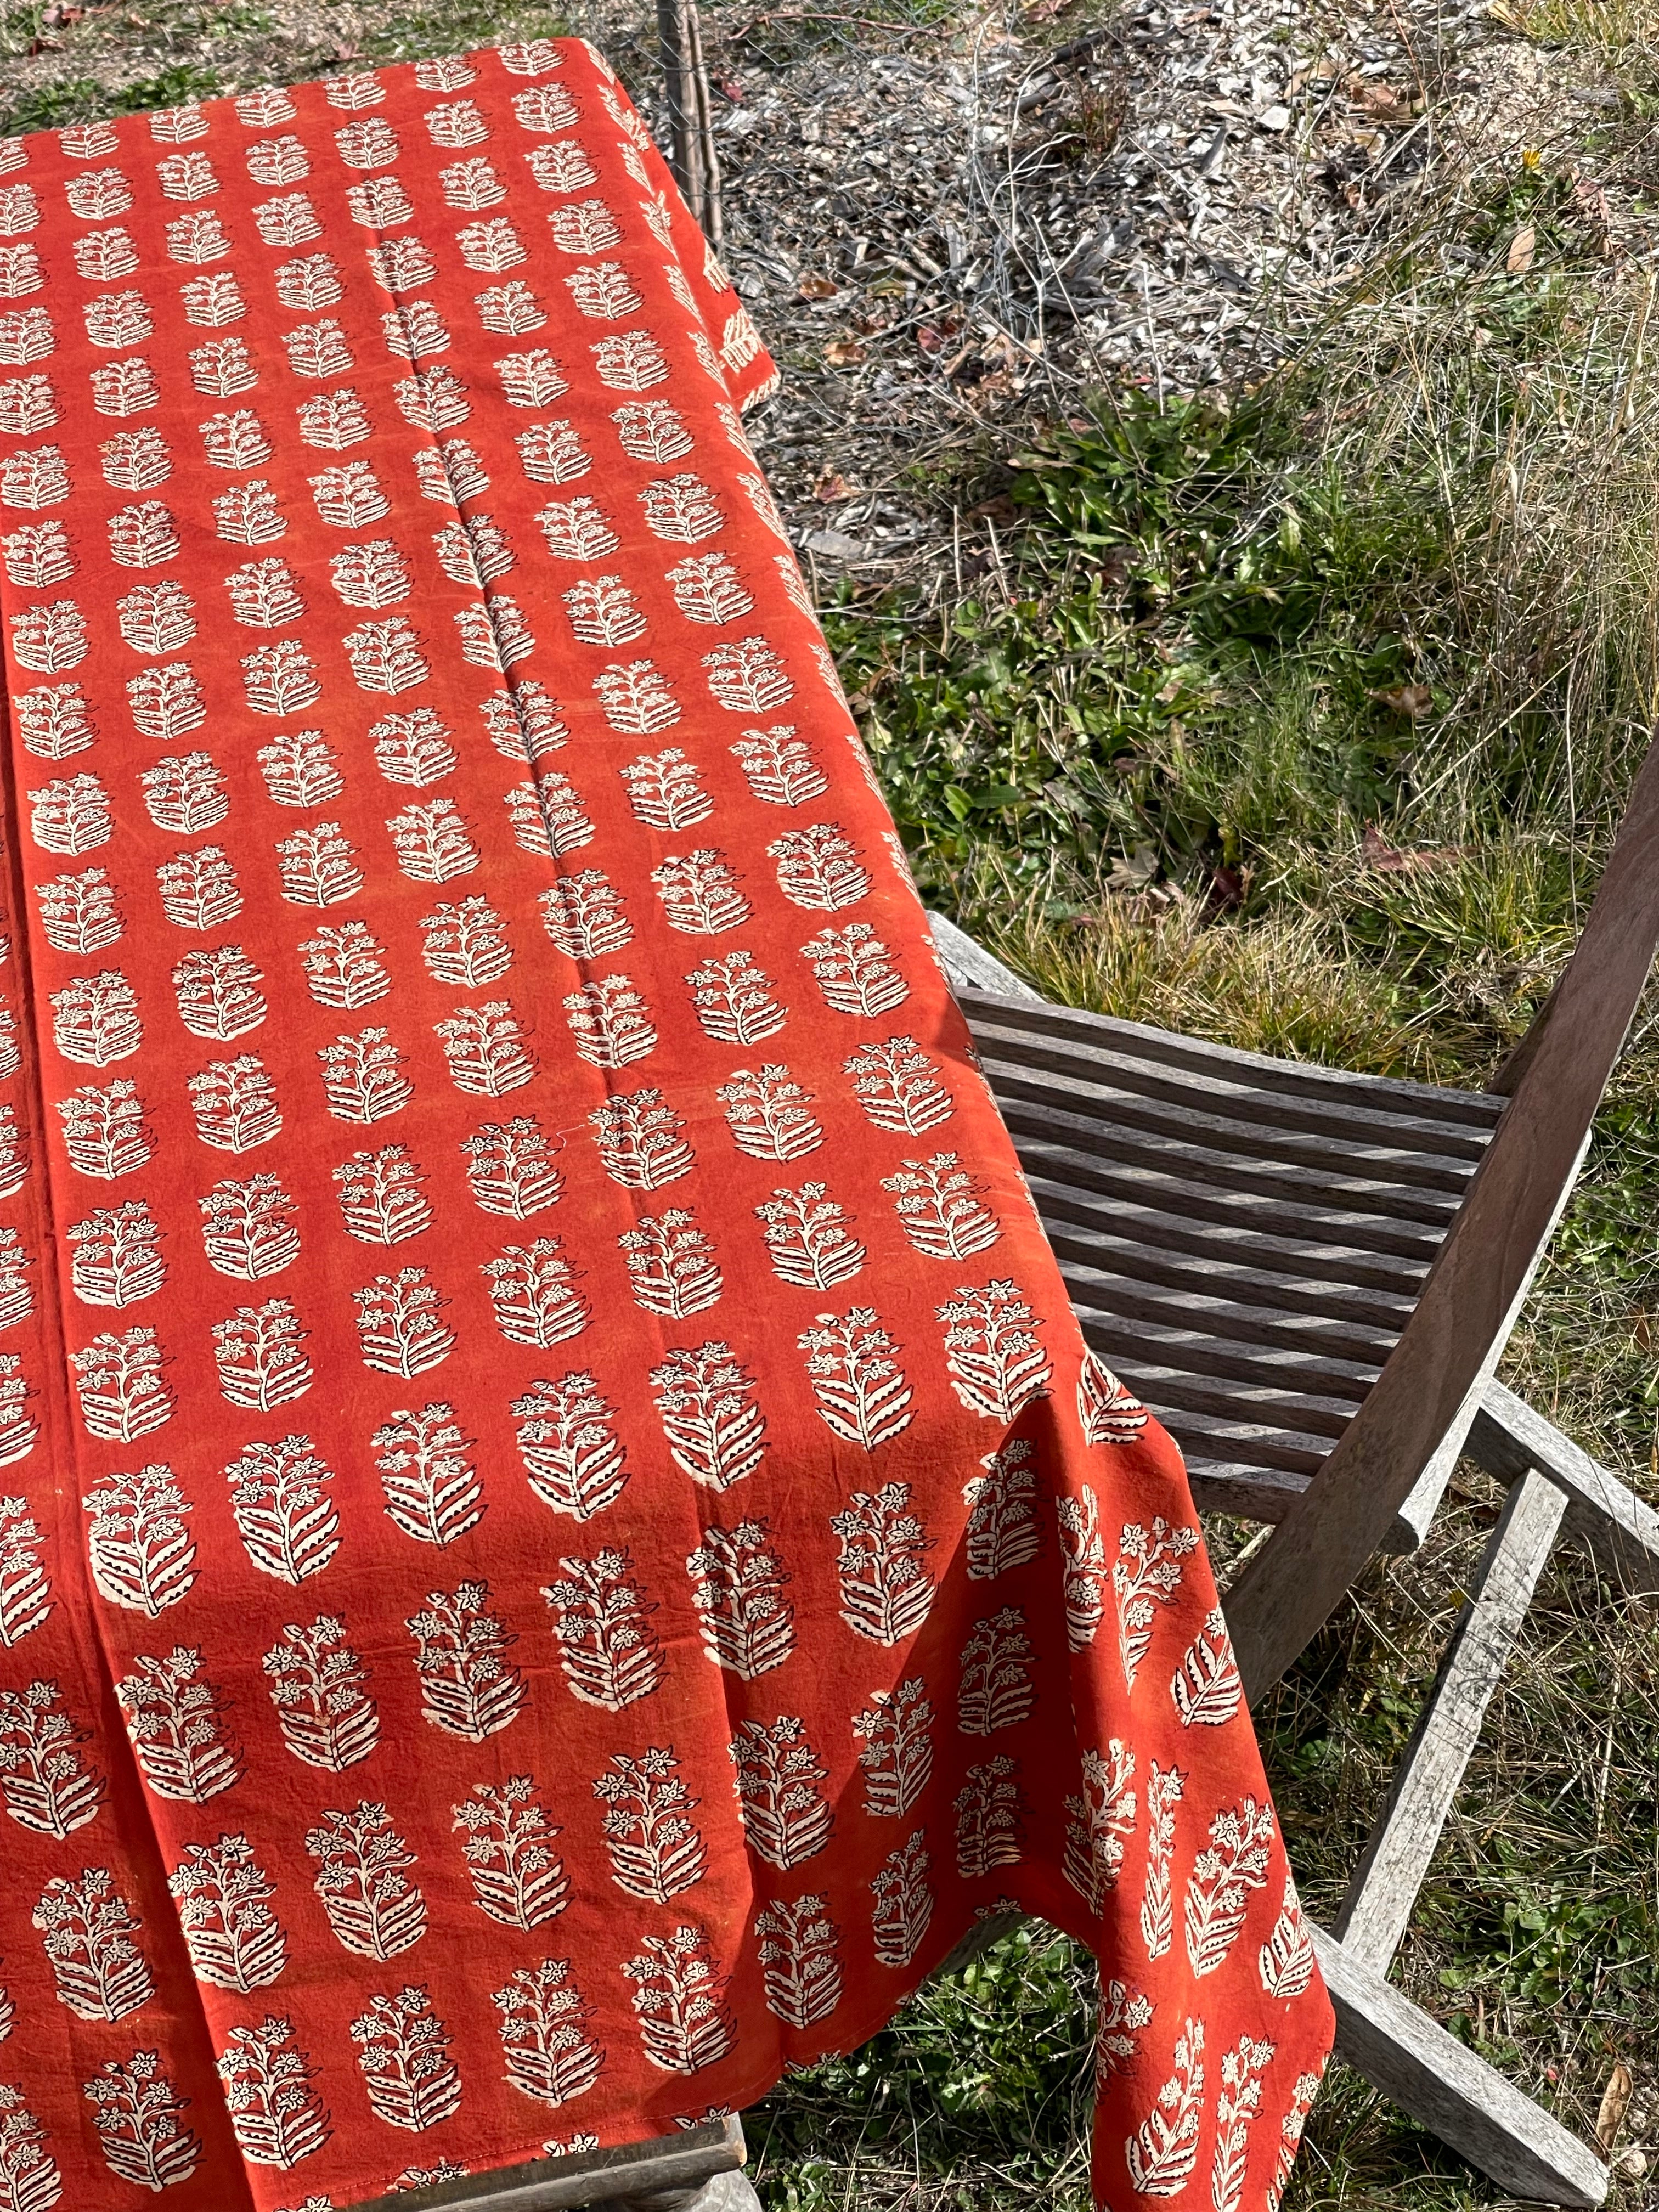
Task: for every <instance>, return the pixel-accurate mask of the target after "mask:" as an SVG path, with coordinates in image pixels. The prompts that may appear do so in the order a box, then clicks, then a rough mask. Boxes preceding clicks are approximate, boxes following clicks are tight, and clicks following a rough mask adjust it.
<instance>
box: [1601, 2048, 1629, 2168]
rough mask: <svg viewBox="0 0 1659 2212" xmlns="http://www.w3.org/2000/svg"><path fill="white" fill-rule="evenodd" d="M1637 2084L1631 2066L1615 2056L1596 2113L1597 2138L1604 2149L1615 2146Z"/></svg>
mask: <svg viewBox="0 0 1659 2212" xmlns="http://www.w3.org/2000/svg"><path fill="white" fill-rule="evenodd" d="M1635 2086H1636V2085H1635V2083H1634V2082H1633V2081H1632V2079H1631V2070H1630V2069H1629V2067H1628V2066H1626V2063H1625V2062H1624V2060H1623V2059H1622V2058H1615V2059H1614V2060H1613V2071H1612V2073H1611V2074H1609V2075H1608V2076H1607V2087H1606V2088H1605V2089H1603V2090H1602V2092H1601V2105H1600V2106H1599V2107H1598V2108H1597V2111H1596V2114H1595V2136H1596V2140H1597V2142H1599V2143H1600V2144H1601V2148H1602V2149H1603V2150H1604V2151H1605V2150H1611V2149H1612V2148H1613V2143H1614V2142H1615V2141H1616V2139H1617V2137H1618V2134H1619V2130H1620V2128H1621V2127H1623V2125H1624V2124H1625V2114H1626V2112H1627V2111H1628V2110H1629V2108H1630V2098H1631V2091H1632V2089H1633V2088H1634V2087H1635Z"/></svg>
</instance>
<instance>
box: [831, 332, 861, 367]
mask: <svg viewBox="0 0 1659 2212" xmlns="http://www.w3.org/2000/svg"><path fill="white" fill-rule="evenodd" d="M865 351H866V349H865V348H864V347H863V346H862V345H860V343H859V341H858V340H857V339H856V338H832V339H831V340H830V341H829V344H828V345H827V346H825V348H824V349H823V357H824V359H825V360H826V361H827V362H829V366H830V368H855V367H856V366H857V364H858V363H859V362H861V361H862V360H863V359H864V356H865Z"/></svg>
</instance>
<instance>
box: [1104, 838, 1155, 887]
mask: <svg viewBox="0 0 1659 2212" xmlns="http://www.w3.org/2000/svg"><path fill="white" fill-rule="evenodd" d="M1157 873H1158V848H1156V846H1153V845H1137V846H1136V847H1135V848H1134V850H1133V852H1132V853H1127V854H1125V853H1115V854H1113V855H1112V865H1111V866H1110V867H1109V869H1108V870H1107V872H1106V881H1107V884H1108V887H1109V889H1110V890H1115V891H1138V890H1145V888H1146V885H1147V884H1149V883H1151V881H1152V878H1153V877H1154V876H1155V875H1156V874H1157Z"/></svg>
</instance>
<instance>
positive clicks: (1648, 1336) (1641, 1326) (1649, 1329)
mask: <svg viewBox="0 0 1659 2212" xmlns="http://www.w3.org/2000/svg"><path fill="white" fill-rule="evenodd" d="M1630 1333H1631V1334H1632V1336H1633V1337H1634V1338H1635V1340H1636V1341H1637V1343H1638V1346H1640V1347H1641V1349H1642V1350H1643V1351H1644V1352H1651V1351H1652V1349H1653V1341H1654V1338H1653V1322H1652V1319H1651V1316H1649V1315H1647V1314H1644V1313H1639V1314H1638V1315H1637V1316H1636V1318H1635V1320H1634V1321H1633V1322H1632V1323H1631V1326H1630Z"/></svg>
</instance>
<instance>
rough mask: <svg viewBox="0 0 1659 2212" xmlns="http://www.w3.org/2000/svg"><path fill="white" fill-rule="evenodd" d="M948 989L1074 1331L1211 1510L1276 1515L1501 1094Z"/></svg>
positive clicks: (1385, 1344) (1357, 1383) (1420, 1263)
mask: <svg viewBox="0 0 1659 2212" xmlns="http://www.w3.org/2000/svg"><path fill="white" fill-rule="evenodd" d="M958 995H959V996H960V998H961V1001H962V1006H963V1012H964V1013H965V1014H966V1015H967V1017H968V1020H969V1026H970V1028H971V1030H972V1031H973V1036H974V1041H975V1046H976V1048H977V1049H978V1052H979V1055H980V1060H981V1066H982V1067H983V1069H984V1073H985V1075H986V1078H987V1081H988V1082H989V1084H990V1085H991V1088H992V1090H993V1091H994V1093H995V1095H996V1099H997V1103H998V1104H999V1106H1000V1108H1001V1109H1002V1113H1003V1117H1004V1119H1005V1120H1006V1122H1007V1124H1008V1127H1009V1129H1010V1131H1011V1132H1012V1136H1013V1139H1014V1144H1015V1146H1016V1149H1017V1150H1018V1153H1019V1158H1020V1162H1021V1164H1022V1165H1023V1166H1024V1170H1025V1173H1026V1176H1027V1178H1028V1179H1029V1181H1030V1186H1031V1194H1032V1196H1033V1198H1034V1200H1036V1208H1037V1212H1038V1213H1039V1214H1040V1215H1041V1217H1042V1224H1043V1226H1044V1228H1045V1229H1046V1230H1047V1231H1048V1237H1049V1240H1050V1242H1051V1243H1052V1244H1053V1246H1054V1252H1055V1254H1056V1255H1057V1257H1058V1259H1059V1261H1060V1271H1061V1273H1062V1274H1063V1275H1064V1277H1065V1279H1066V1287H1067V1289H1068V1291H1070V1293H1071V1297H1072V1302H1073V1306H1074V1307H1075V1308H1076V1310H1077V1314H1078V1317H1079V1321H1080V1322H1081V1323H1082V1327H1083V1333H1084V1334H1085V1337H1086V1338H1087V1339H1088V1340H1089V1342H1090V1343H1091V1345H1092V1346H1094V1348H1095V1349H1096V1350H1097V1352H1099V1353H1100V1355H1101V1357H1102V1358H1103V1359H1104V1360H1105V1361H1106V1362H1107V1364H1109V1366H1111V1367H1112V1368H1113V1369H1115V1370H1116V1371H1117V1372H1118V1373H1119V1374H1120V1375H1121V1376H1122V1377H1123V1379H1124V1381H1125V1382H1126V1383H1128V1385H1129V1387H1130V1388H1131V1389H1133V1390H1134V1391H1135V1392H1136V1394H1137V1395H1139V1396H1140V1397H1142V1398H1144V1399H1145V1400H1146V1403H1147V1404H1148V1405H1149V1406H1150V1407H1152V1410H1153V1412H1154V1413H1157V1415H1158V1419H1160V1420H1161V1421H1162V1422H1163V1423H1164V1426H1165V1427H1166V1428H1167V1429H1168V1430H1169V1431H1170V1434H1171V1435H1172V1436H1173V1437H1175V1438H1176V1441H1177V1443H1179V1444H1180V1445H1181V1447H1182V1451H1183V1452H1184V1453H1185V1455H1186V1458H1187V1466H1188V1473H1189V1474H1190V1476H1191V1478H1192V1483H1193V1490H1194V1497H1195V1498H1196V1500H1197V1502H1198V1504H1199V1505H1200V1508H1203V1509H1206V1510H1214V1511H1220V1512H1229V1513H1237V1514H1242V1515H1244V1516H1247V1517H1249V1518H1250V1519H1253V1520H1261V1521H1277V1520H1279V1519H1282V1518H1283V1516H1284V1515H1285V1513H1286V1512H1287V1511H1288V1510H1290V1507H1291V1503H1292V1502H1293V1500H1294V1499H1295V1498H1296V1497H1297V1495H1298V1493H1299V1492H1301V1491H1302V1490H1304V1488H1305V1487H1306V1486H1307V1484H1308V1482H1309V1480H1310V1478H1311V1477H1312V1475H1313V1474H1315V1473H1316V1471H1317V1470H1318V1468H1319V1467H1320V1466H1321V1464H1322V1462H1323V1461H1324V1460H1325V1458H1326V1456H1327V1455H1328V1453H1329V1452H1330V1451H1331V1449H1332V1448H1333V1446H1334V1444H1335V1443H1336V1440H1337V1438H1338V1437H1340V1436H1341V1434H1342V1433H1343V1431H1344V1430H1345V1429H1346V1427H1347V1425H1348V1424H1349V1422H1350V1421H1351V1420H1352V1419H1353V1416H1354V1414H1355V1413H1356V1412H1357V1411H1358V1407H1359V1406H1360V1405H1361V1403H1362V1402H1363V1401H1364V1398H1365V1396H1366V1395H1367V1393H1368V1392H1369V1390H1370V1387H1371V1384H1372V1383H1374V1382H1375V1380H1376V1376H1377V1375H1378V1373H1379V1372H1380V1371H1381V1369H1382V1366H1383V1362H1384V1360H1385V1359H1386V1358H1388V1356H1389V1352H1391V1351H1392V1350H1393V1348H1394V1346H1395V1341H1396V1340H1397V1339H1398V1337H1399V1335H1400V1332H1401V1329H1402V1328H1404V1326H1405V1323H1406V1321H1407V1317H1408V1316H1409V1315H1410V1313H1411V1311H1412V1309H1413V1305H1414V1304H1416V1300H1417V1296H1418V1292H1419V1289H1420V1287H1421V1285H1422V1282H1423V1279H1424V1277H1425V1274H1426V1273H1427V1272H1428V1269H1429V1266H1430V1263H1431V1261H1432V1260H1433V1258H1434V1256H1435V1254H1436V1253H1437V1251H1438V1250H1439V1249H1440V1246H1441V1244H1442V1243H1443V1241H1444V1238H1445V1236H1446V1232H1447V1231H1448V1229H1449V1227H1450V1225H1451V1223H1452V1220H1453V1218H1455V1214H1456V1212H1457V1209H1458V1207H1459V1206H1460V1205H1461V1204H1462V1200H1463V1195H1464V1193H1465V1191H1466V1190H1467V1188H1468V1183H1469V1180H1470V1178H1471V1177H1472V1176H1473V1175H1474V1170H1475V1168H1476V1166H1477V1164H1479V1162H1480V1156H1481V1154H1482V1153H1483V1152H1484V1151H1485V1150H1486V1145H1487V1143H1488V1142H1489V1141H1490V1139H1491V1137H1492V1132H1493V1130H1494V1129H1495V1128H1496V1127H1497V1125H1498V1116H1499V1115H1501V1114H1502V1112H1503V1110H1504V1106H1505V1104H1506V1103H1508V1102H1507V1101H1506V1100H1504V1099H1503V1098H1499V1097H1492V1096H1490V1095H1488V1094H1487V1093H1486V1092H1484V1091H1450V1090H1439V1089H1437V1088H1436V1087H1435V1086H1433V1085H1429V1084H1420V1083H1399V1082H1395V1081H1392V1080H1389V1079H1386V1078H1383V1077H1376V1076H1364V1075H1353V1074H1350V1073H1340V1072H1335V1071H1328V1070H1326V1069H1324V1068H1319V1067H1310V1066H1304V1065H1302V1064H1300V1063H1298V1062H1294V1061H1289V1060H1273V1059H1269V1058H1267V1056H1266V1055H1265V1054H1260V1053H1249V1052H1236V1051H1231V1050H1229V1049H1228V1048H1226V1047H1225V1046H1220V1045H1211V1044H1204V1043H1200V1042H1196V1041H1194V1039H1192V1038H1190V1037H1182V1036H1171V1035H1170V1033H1169V1032H1168V1031H1166V1030H1156V1029H1150V1028H1147V1027H1146V1026H1144V1025H1143V1024H1139V1023H1136V1022H1122V1021H1115V1020H1113V1019H1111V1018H1109V1017H1108V1016H1106V1015H1103V1014H1089V1013H1081V1012H1075V1011H1073V1010H1072V1009H1070V1008H1067V1007H1060V1006H1048V1005H1046V1004H1044V1003H1042V1002H1041V1001H1038V1000H1007V999H1003V998H994V997H991V996H989V995H988V994H985V993H983V992H980V991H975V990H961V991H959V994H958ZM1395 1541H1396V1542H1397V1543H1398V1544H1399V1545H1400V1546H1401V1547H1402V1548H1408V1547H1410V1546H1411V1545H1412V1544H1413V1543H1414V1542H1415V1541H1416V1535H1415V1532H1414V1531H1413V1529H1412V1528H1410V1526H1409V1524H1408V1523H1406V1522H1400V1523H1397V1524H1396V1529H1395Z"/></svg>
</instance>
